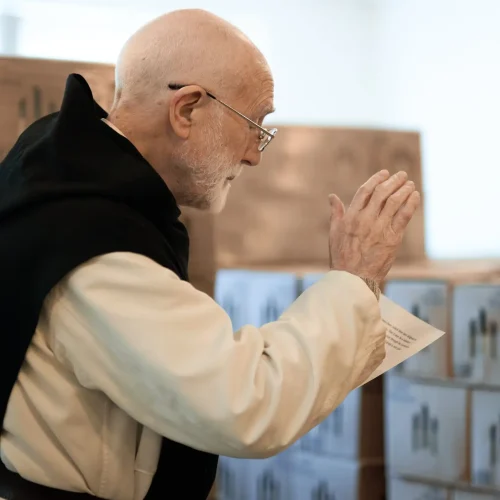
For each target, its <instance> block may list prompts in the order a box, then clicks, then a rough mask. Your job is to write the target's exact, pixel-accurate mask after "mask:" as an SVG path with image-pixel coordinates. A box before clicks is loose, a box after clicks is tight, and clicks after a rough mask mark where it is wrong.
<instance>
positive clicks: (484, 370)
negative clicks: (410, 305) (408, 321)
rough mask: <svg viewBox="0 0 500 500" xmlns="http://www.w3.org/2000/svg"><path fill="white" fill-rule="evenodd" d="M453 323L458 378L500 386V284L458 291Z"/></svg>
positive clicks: (454, 356)
mask: <svg viewBox="0 0 500 500" xmlns="http://www.w3.org/2000/svg"><path fill="white" fill-rule="evenodd" d="M453 323H454V343H453V364H454V370H455V375H456V376H457V377H461V378H464V379H468V380H470V381H473V382H484V383H485V384H491V385H497V386H498V385H500V340H499V331H498V330H499V325H500V284H498V283H496V284H482V285H479V284H478V285H463V286H459V287H456V289H455V294H454V304H453Z"/></svg>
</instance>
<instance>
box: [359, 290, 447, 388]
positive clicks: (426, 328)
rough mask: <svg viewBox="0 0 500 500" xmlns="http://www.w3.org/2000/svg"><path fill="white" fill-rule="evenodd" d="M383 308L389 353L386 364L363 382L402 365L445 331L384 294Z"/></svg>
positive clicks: (381, 302) (381, 300) (382, 299)
mask: <svg viewBox="0 0 500 500" xmlns="http://www.w3.org/2000/svg"><path fill="white" fill-rule="evenodd" d="M380 310H381V313H382V321H383V322H384V324H385V325H386V327H387V334H386V335H387V337H386V356H385V359H384V361H383V362H382V364H381V365H380V366H379V367H378V368H377V369H376V370H375V371H374V372H373V373H372V374H371V375H370V376H369V377H368V379H367V380H366V381H365V382H363V384H361V385H364V384H366V383H367V382H369V381H370V380H373V379H374V378H376V377H378V376H379V375H382V374H383V373H385V372H386V371H388V370H390V369H391V368H394V367H395V366H397V365H399V363H402V362H403V361H405V360H406V359H408V358H409V357H411V356H413V355H414V354H416V353H417V352H419V351H421V350H422V349H424V347H427V346H428V345H430V344H432V343H433V342H435V341H436V340H437V339H439V338H440V337H442V336H443V335H444V333H445V332H443V331H441V330H438V329H437V328H434V327H433V326H431V325H429V324H427V323H425V322H423V321H422V320H421V319H418V318H416V317H415V316H413V315H412V314H410V313H409V312H408V311H406V309H403V308H402V307H401V306H398V305H397V304H395V303H394V302H392V300H389V299H388V298H387V297H386V296H385V295H381V296H380Z"/></svg>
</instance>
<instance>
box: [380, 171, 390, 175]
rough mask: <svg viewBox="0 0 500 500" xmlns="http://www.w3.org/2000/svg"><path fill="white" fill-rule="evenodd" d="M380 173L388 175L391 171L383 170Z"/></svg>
mask: <svg viewBox="0 0 500 500" xmlns="http://www.w3.org/2000/svg"><path fill="white" fill-rule="evenodd" d="M379 174H380V175H383V176H386V175H389V171H388V170H381V171H380V172H379Z"/></svg>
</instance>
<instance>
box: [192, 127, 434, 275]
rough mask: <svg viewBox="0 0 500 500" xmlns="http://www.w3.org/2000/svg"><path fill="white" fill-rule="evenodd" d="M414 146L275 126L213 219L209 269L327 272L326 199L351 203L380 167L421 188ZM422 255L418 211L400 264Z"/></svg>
mask: <svg viewBox="0 0 500 500" xmlns="http://www.w3.org/2000/svg"><path fill="white" fill-rule="evenodd" d="M419 141H420V139H419V135H418V134H417V133H406V132H385V131H379V130H356V129H340V128H325V127H296V126H280V127H279V136H277V138H276V140H275V141H273V144H272V145H271V146H270V147H269V148H268V150H266V153H265V154H264V155H263V156H262V163H261V165H260V166H259V168H258V169H247V170H245V172H244V174H243V175H242V176H241V178H239V179H238V180H237V181H236V182H234V183H233V186H232V188H231V192H230V194H229V197H228V203H227V206H226V208H225V209H224V211H223V212H222V213H221V214H219V215H216V216H212V220H211V222H210V226H211V227H212V228H213V232H214V236H213V237H211V238H208V243H207V244H206V245H204V250H205V252H206V253H207V254H208V255H211V256H212V258H213V261H214V263H215V264H214V265H215V268H216V269H220V268H248V267H263V266H264V267H267V266H269V267H275V268H276V267H282V266H313V267H315V268H324V269H328V253H329V249H328V233H329V216H330V210H329V204H328V194H329V193H330V192H332V191H335V192H336V193H337V194H338V195H339V196H340V197H341V198H342V199H343V200H344V201H345V202H346V203H350V202H351V200H352V197H353V195H354V194H355V192H356V191H357V189H358V188H359V187H360V185H361V184H362V183H364V182H365V181H366V180H367V179H368V178H369V177H370V176H371V175H372V174H374V173H376V172H377V171H378V170H380V169H382V168H387V169H389V170H390V171H392V172H396V171H398V170H400V169H406V170H407V171H408V172H409V174H410V176H411V177H412V178H413V179H414V180H415V182H416V184H417V187H419V188H421V169H420V142H419ZM299 144H300V145H301V146H300V147H298V145H299ZM191 216H192V217H194V218H196V217H197V215H196V213H195V212H194V213H193V214H191ZM424 250H425V248H424V229H423V209H422V208H419V210H418V212H417V214H416V215H415V217H414V218H413V220H412V222H411V224H410V226H409V229H408V231H407V233H406V237H405V242H404V244H403V247H402V248H401V251H400V252H399V258H401V259H415V258H420V259H421V258H424V257H425V251H424Z"/></svg>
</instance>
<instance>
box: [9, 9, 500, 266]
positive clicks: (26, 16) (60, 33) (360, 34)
mask: <svg viewBox="0 0 500 500" xmlns="http://www.w3.org/2000/svg"><path fill="white" fill-rule="evenodd" d="M3 1H4V2H8V3H9V4H10V5H11V8H12V5H13V4H15V5H16V6H17V8H18V10H19V11H20V12H21V17H22V19H23V23H22V26H21V31H20V33H19V45H18V47H19V53H20V55H24V56H30V57H50V58H60V59H73V60H75V59H80V60H92V61H101V62H113V61H114V60H115V58H116V55H117V54H118V51H119V49H120V47H121V45H122V44H123V42H124V41H125V40H126V38H127V37H128V35H129V34H131V33H132V32H133V31H134V30H135V29H136V28H138V27H139V26H140V25H142V24H143V23H145V22H147V21H148V20H149V19H152V18H153V17H155V16H156V15H159V14H161V13H163V12H165V11H169V10H173V9H177V8H185V7H202V8H206V9H208V10H211V11H212V12H214V13H216V14H219V15H221V16H223V17H225V18H226V19H228V20H229V21H231V22H233V23H234V24H236V25H237V26H239V27H240V28H241V29H243V31H245V32H246V33H247V34H248V35H249V36H250V37H251V38H252V39H253V40H254V41H255V42H256V43H257V45H258V46H259V47H260V48H261V49H262V51H263V52H264V53H265V55H266V56H267V57H268V59H269V61H270V64H271V66H272V68H273V71H274V75H275V80H276V105H277V113H276V117H275V120H276V121H279V122H280V123H294V124H299V123H300V124H319V125H322V124H325V125H348V126H376V127H390V128H403V129H412V130H415V129H416V130H420V131H421V132H422V134H423V162H424V182H425V201H426V215H427V249H428V253H429V255H430V256H431V257H469V256H470V257H476V256H483V255H496V254H500V224H498V225H497V224H495V215H496V210H495V209H496V197H495V194H496V193H495V191H496V183H497V181H500V174H497V172H498V171H499V170H498V168H497V166H496V163H498V161H499V157H500V153H498V152H497V151H496V143H497V140H496V139H497V138H496V135H497V134H496V133H497V131H498V126H497V123H496V121H497V116H499V111H500V109H499V107H500V100H499V99H498V97H497V89H498V88H500V86H499V84H500V70H499V69H498V68H500V64H499V63H498V62H497V61H498V60H499V56H500V28H499V27H500V1H498V0H310V1H309V2H304V1H298V0H293V1H287V2H286V3H285V2H273V1H269V0H253V1H252V2H245V3H243V2H233V1H229V0H204V1H203V0H202V1H198V2H196V3H193V2H189V3H186V2H185V1H173V0H170V1H167V0H141V1H139V0H22V1H21V0H3ZM1 2H2V0H0V8H1Z"/></svg>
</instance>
